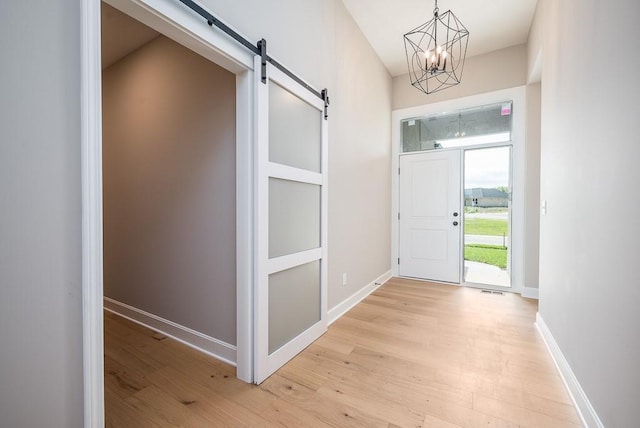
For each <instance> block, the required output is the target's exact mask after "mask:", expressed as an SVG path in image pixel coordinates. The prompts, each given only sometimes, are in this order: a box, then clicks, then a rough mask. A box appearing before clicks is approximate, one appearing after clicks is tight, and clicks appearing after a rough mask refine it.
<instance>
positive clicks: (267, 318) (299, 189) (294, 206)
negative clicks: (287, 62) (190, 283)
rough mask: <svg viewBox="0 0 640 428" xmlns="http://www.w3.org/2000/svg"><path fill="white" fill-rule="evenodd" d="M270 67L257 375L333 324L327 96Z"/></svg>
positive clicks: (262, 118)
mask: <svg viewBox="0 0 640 428" xmlns="http://www.w3.org/2000/svg"><path fill="white" fill-rule="evenodd" d="M260 66H261V64H260V57H256V68H255V69H256V70H260ZM266 70H267V78H266V83H263V82H262V81H261V75H260V73H259V72H258V73H255V74H256V77H257V80H256V85H257V86H256V97H257V99H256V104H257V115H258V118H257V119H258V120H257V121H258V129H257V130H256V142H257V148H256V149H257V165H256V166H257V174H256V175H257V181H256V186H257V189H256V193H257V203H256V206H257V213H256V231H255V233H256V238H257V245H256V247H257V254H256V268H257V269H256V282H257V286H256V293H255V303H254V307H255V318H254V319H255V323H256V324H255V329H254V334H255V336H254V337H255V340H254V355H255V357H254V364H255V365H254V380H255V382H256V383H261V382H262V381H263V380H265V379H266V378H267V377H269V376H270V375H271V374H272V373H273V372H275V371H276V370H277V369H279V368H280V367H281V366H282V365H284V364H285V363H286V362H287V361H289V360H290V359H291V358H293V357H294V356H295V355H296V354H297V353H299V352H300V351H302V350H303V349H304V348H305V347H307V346H308V345H309V344H311V342H313V341H314V340H315V339H317V338H318V337H320V335H322V333H324V332H325V331H326V329H327V119H326V118H325V117H324V114H323V113H324V102H323V101H322V100H321V99H319V98H318V97H317V96H316V95H314V94H313V93H311V92H310V91H309V90H308V89H306V88H305V87H303V86H302V85H300V84H299V83H298V82H296V81H294V80H293V79H292V78H291V77H289V76H287V75H286V74H285V73H283V72H282V71H280V70H278V69H277V68H275V67H274V66H273V65H271V64H270V63H268V64H267V69H266Z"/></svg>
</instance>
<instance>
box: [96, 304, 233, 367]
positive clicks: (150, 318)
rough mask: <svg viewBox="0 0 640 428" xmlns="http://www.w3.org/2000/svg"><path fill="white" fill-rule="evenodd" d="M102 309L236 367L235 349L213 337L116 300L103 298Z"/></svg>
mask: <svg viewBox="0 0 640 428" xmlns="http://www.w3.org/2000/svg"><path fill="white" fill-rule="evenodd" d="M104 308H105V309H106V310H107V311H109V312H112V313H114V314H116V315H119V316H121V317H123V318H126V319H128V320H130V321H133V322H135V323H137V324H140V325H142V326H144V327H147V328H150V329H151V330H154V331H157V332H159V333H162V334H164V335H165V336H169V337H171V338H172V339H175V340H177V341H178V342H180V343H184V344H185V345H187V346H189V347H191V348H193V349H196V350H198V351H200V352H203V353H205V354H208V355H211V356H212V357H214V358H216V359H218V360H220V361H222V362H224V363H227V364H231V365H232V366H235V365H236V347H235V346H234V345H230V344H228V343H226V342H223V341H222V340H219V339H216V338H215V337H211V336H207V335H206V334H203V333H200V332H199V331H196V330H193V329H191V328H189V327H185V326H183V325H180V324H177V323H175V322H173V321H169V320H167V319H164V318H162V317H159V316H157V315H154V314H151V313H149V312H146V311H143V310H142V309H138V308H135V307H133V306H130V305H127V304H125V303H122V302H118V301H117V300H114V299H110V298H108V297H105V298H104Z"/></svg>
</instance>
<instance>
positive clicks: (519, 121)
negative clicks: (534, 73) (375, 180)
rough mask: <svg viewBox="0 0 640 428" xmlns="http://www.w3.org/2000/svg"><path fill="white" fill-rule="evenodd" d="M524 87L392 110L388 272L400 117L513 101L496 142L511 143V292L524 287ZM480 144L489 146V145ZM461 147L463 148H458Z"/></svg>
mask: <svg viewBox="0 0 640 428" xmlns="http://www.w3.org/2000/svg"><path fill="white" fill-rule="evenodd" d="M525 89H526V87H525V86H517V87H514V88H509V89H503V90H499V91H493V92H487V93H484V94H479V95H472V96H469V97H464V98H456V99H452V100H446V101H442V102H438V103H433V104H425V105H421V106H417V107H410V108H406V109H400V110H394V111H393V112H392V114H391V132H392V135H391V136H392V144H391V233H392V235H391V236H392V239H391V273H392V275H393V276H398V254H399V229H398V209H399V197H400V192H399V187H398V186H399V182H400V180H399V178H398V167H399V157H400V142H401V138H402V135H401V134H402V132H401V131H402V130H401V126H400V121H401V120H403V119H410V118H415V117H420V116H428V115H431V114H434V113H442V112H447V111H456V110H459V109H463V108H469V107H476V106H479V105H486V104H492V103H497V102H501V101H505V100H512V101H513V112H514V116H513V133H512V142H506V143H500V144H499V145H500V146H504V145H509V144H512V147H513V150H512V156H513V158H512V159H513V161H512V168H513V172H512V180H513V182H512V187H513V205H512V211H511V227H512V243H513V245H512V248H511V257H512V259H511V260H512V263H511V264H512V266H511V267H512V270H511V287H510V290H509V291H511V292H515V293H520V292H521V291H522V289H523V287H524V248H525V246H524V210H525V207H524V192H525V182H524V173H525V158H524V154H525V144H526V138H525V136H526V134H525V131H526V127H525V120H526V114H525V100H526V91H525ZM484 147H490V146H489V145H487V146H484ZM460 149H462V150H464V149H466V147H465V148H460Z"/></svg>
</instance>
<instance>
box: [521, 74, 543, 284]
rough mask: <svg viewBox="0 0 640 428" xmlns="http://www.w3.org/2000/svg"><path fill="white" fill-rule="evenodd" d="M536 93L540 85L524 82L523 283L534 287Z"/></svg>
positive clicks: (537, 239) (537, 258)
mask: <svg viewBox="0 0 640 428" xmlns="http://www.w3.org/2000/svg"><path fill="white" fill-rule="evenodd" d="M540 96H541V85H540V83H535V84H531V85H527V95H526V97H527V101H526V104H527V105H526V109H527V112H526V114H527V130H526V137H525V138H526V139H527V144H526V147H525V149H526V151H525V159H526V160H525V171H524V182H525V185H526V186H527V187H526V189H527V190H526V192H525V195H524V205H525V206H524V254H525V259H524V286H525V287H529V288H538V285H539V281H540V279H539V275H538V272H539V269H540V114H541V113H540Z"/></svg>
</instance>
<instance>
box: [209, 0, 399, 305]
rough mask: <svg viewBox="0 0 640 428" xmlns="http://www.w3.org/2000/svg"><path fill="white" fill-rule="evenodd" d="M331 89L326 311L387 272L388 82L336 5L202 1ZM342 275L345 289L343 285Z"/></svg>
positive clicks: (328, 1)
mask: <svg viewBox="0 0 640 428" xmlns="http://www.w3.org/2000/svg"><path fill="white" fill-rule="evenodd" d="M202 3H203V4H204V5H206V6H207V7H208V8H209V9H210V10H211V11H213V12H214V13H215V14H216V15H218V16H219V17H220V18H221V19H222V20H223V21H225V22H227V23H228V24H230V25H232V26H233V27H234V28H236V29H237V30H238V31H240V32H241V33H242V34H243V35H245V36H246V37H247V38H249V39H250V40H259V39H260V38H262V37H264V38H265V39H266V40H267V41H268V43H269V54H270V55H273V56H274V58H276V59H278V60H279V61H281V62H282V63H283V64H285V65H286V66H287V67H289V68H290V69H291V70H293V71H294V72H296V73H297V74H299V75H300V76H301V77H302V78H303V79H305V80H307V81H308V82H310V83H311V84H312V85H314V86H315V87H317V88H324V87H327V88H329V95H330V98H331V106H330V108H329V186H330V187H329V219H328V221H329V230H328V234H329V247H328V249H329V267H328V269H329V286H328V287H329V290H328V293H329V308H332V307H334V306H335V305H337V304H339V303H340V302H342V301H343V300H344V299H345V298H347V297H349V296H350V295H352V294H353V293H355V292H357V291H358V290H360V289H361V288H362V287H364V286H365V285H367V284H368V283H370V282H372V281H374V280H375V279H376V278H377V277H378V276H379V275H381V274H383V273H385V272H387V271H389V270H390V268H391V226H390V225H391V217H390V211H391V210H390V209H389V207H390V206H391V176H390V170H391V165H390V161H391V145H390V136H391V77H390V76H389V73H388V72H387V70H386V68H385V67H384V65H383V64H382V62H381V61H380V59H379V58H378V57H377V55H376V54H375V53H374V51H373V49H372V48H371V46H370V45H369V44H368V42H367V40H366V39H365V38H364V36H363V35H362V33H361V32H360V29H359V28H358V26H357V25H356V24H355V22H354V21H353V19H352V18H351V16H350V15H349V14H348V12H347V10H346V9H345V7H344V5H343V3H342V1H341V0H305V1H298V0H281V1H278V2H265V1H262V0H236V1H233V2H231V1H228V0H204V1H203V2H202ZM342 273H347V275H348V284H347V285H346V286H343V285H342Z"/></svg>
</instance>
